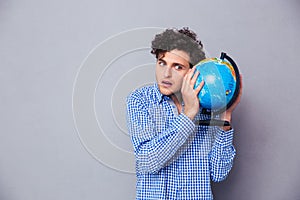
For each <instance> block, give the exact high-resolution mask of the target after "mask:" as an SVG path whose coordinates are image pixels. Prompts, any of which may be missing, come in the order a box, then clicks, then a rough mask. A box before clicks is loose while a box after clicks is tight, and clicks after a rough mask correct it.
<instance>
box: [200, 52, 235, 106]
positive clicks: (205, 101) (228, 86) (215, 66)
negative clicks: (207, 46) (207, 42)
mask: <svg viewBox="0 0 300 200" xmlns="http://www.w3.org/2000/svg"><path fill="white" fill-rule="evenodd" d="M196 70H198V71H200V75H199V76H198V78H197V81H196V83H195V88H196V87H197V86H199V84H200V83H201V81H202V80H204V86H203V88H202V89H201V91H200V92H199V95H198V97H199V101H200V106H201V108H204V109H208V110H211V111H217V110H220V109H223V108H226V106H227V104H228V102H229V101H230V100H231V99H232V98H233V95H234V91H235V88H236V76H235V72H234V69H233V67H232V66H231V64H230V63H228V62H226V61H224V60H221V59H219V58H209V59H205V60H203V61H201V62H199V63H198V64H197V65H196Z"/></svg>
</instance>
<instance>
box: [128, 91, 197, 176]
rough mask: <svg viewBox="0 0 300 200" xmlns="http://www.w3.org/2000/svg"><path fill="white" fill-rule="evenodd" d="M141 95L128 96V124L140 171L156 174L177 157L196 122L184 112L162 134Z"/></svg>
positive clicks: (138, 170)
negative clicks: (158, 131) (157, 129)
mask: <svg viewBox="0 0 300 200" xmlns="http://www.w3.org/2000/svg"><path fill="white" fill-rule="evenodd" d="M148 107H149V105H146V103H145V101H143V100H142V98H141V97H139V96H136V95H131V96H129V97H128V98H127V125H128V130H129V133H130V136H131V140H132V143H133V148H134V153H135V158H136V170H137V172H138V173H155V172H158V171H159V170H160V169H161V168H163V167H164V166H165V165H166V164H167V163H168V161H169V160H171V159H172V158H173V156H174V155H175V154H176V152H177V151H178V149H180V147H181V146H182V145H183V144H184V143H185V141H186V140H187V138H188V136H189V135H190V134H191V133H193V131H194V129H195V124H194V123H193V122H192V121H191V120H190V119H189V118H188V117H187V116H185V115H184V114H180V115H178V117H176V118H175V119H174V121H172V122H171V123H170V125H169V127H167V128H166V129H165V130H163V131H162V132H160V133H159V134H158V133H157V132H156V131H155V124H154V123H153V120H152V117H153V116H151V115H150V113H149V111H148V109H147V108H148Z"/></svg>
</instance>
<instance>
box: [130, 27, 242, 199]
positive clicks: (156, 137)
mask: <svg viewBox="0 0 300 200" xmlns="http://www.w3.org/2000/svg"><path fill="white" fill-rule="evenodd" d="M151 53H153V54H155V56H156V59H157V62H156V70H155V74H156V83H155V84H154V85H151V86H145V87H142V88H140V89H137V90H135V91H134V92H132V93H131V94H130V95H129V96H128V98H127V121H128V129H129V133H130V136H131V139H132V143H133V147H134V153H135V158H136V177H137V183H136V190H137V191H136V199H143V200H148V199H149V200H150V199H153V200H154V199H155V200H156V199H174V200H175V199H176V200H183V199H187V200H192V199H213V195H212V191H211V185H210V182H211V180H212V181H215V182H219V181H222V180H224V179H225V178H226V177H227V175H228V173H229V172H230V170H231V168H232V164H233V159H234V157H235V149H234V147H233V145H232V140H233V132H234V130H233V129H232V128H231V127H230V126H226V127H225V126H224V127H217V126H200V125H198V124H196V123H195V122H196V121H197V120H200V119H209V118H210V115H208V114H203V113H202V112H201V108H200V103H199V99H198V96H197V95H198V93H199V91H200V90H201V88H202V87H203V84H205V83H203V82H202V83H201V84H200V85H199V86H198V87H197V88H194V85H195V82H196V79H197V76H198V75H199V72H197V71H196V72H195V67H193V65H195V64H196V63H197V62H199V61H200V60H202V59H204V58H205V54H204V52H203V47H202V44H201V42H200V41H198V40H197V36H196V34H195V33H194V32H192V31H191V30H189V29H188V28H183V29H180V30H177V29H167V30H165V31H164V32H163V33H161V34H157V35H156V36H155V39H154V40H153V41H152V51H151ZM200 73H201V72H200ZM240 91H241V90H240ZM240 98H241V92H240V94H239V97H238V98H237V100H236V102H235V103H234V104H233V105H232V106H231V107H230V108H228V109H227V110H226V112H224V113H222V114H220V116H219V117H220V119H222V120H226V121H229V122H231V115H232V112H233V110H234V108H235V107H236V106H237V104H238V103H239V101H240Z"/></svg>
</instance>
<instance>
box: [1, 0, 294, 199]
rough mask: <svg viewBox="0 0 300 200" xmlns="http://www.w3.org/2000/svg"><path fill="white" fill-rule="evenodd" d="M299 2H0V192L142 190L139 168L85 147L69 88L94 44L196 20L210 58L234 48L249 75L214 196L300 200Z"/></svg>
mask: <svg viewBox="0 0 300 200" xmlns="http://www.w3.org/2000/svg"><path fill="white" fill-rule="evenodd" d="M299 8H300V2H299V1H297V0H273V1H266V0H251V1H221V0H218V1H199V0H198V1H178V2H176V1H138V0H134V1H105V2H101V1H71V0H52V1H43V0H40V1H38V0H27V1H20V0H19V1H17V0H1V1H0V102H1V104H0V124H1V126H0V137H1V139H0V199H1V200H21V199H22V200H35V199H43V200H47V199H49V200H50V199H51V200H53V199H57V200H65V199H72V200H82V199H87V200H92V199H134V195H135V177H134V175H133V174H130V173H123V172H119V171H117V170H112V169H111V168H109V167H107V166H105V165H103V164H101V163H100V162H99V161H98V160H96V159H95V158H94V157H93V156H91V154H90V153H88V152H87V150H86V149H85V148H84V147H83V145H82V143H81V141H80V139H79V137H78V133H77V131H76V128H75V125H74V121H73V114H72V91H73V84H74V81H75V77H76V74H77V72H78V69H79V67H80V65H81V63H82V62H83V60H84V59H85V58H86V57H87V55H88V54H89V52H90V51H91V50H92V49H93V48H94V47H95V46H96V45H98V44H99V43H100V42H102V41H103V40H105V39H107V38H108V37H110V36H112V35H114V34H117V33H119V32H121V31H126V30H129V29H132V28H136V27H149V26H150V27H152V26H153V27H183V26H189V27H190V28H191V29H193V30H194V31H196V32H197V33H198V35H199V37H200V38H201V40H202V41H203V43H204V45H205V48H206V50H207V51H208V52H209V54H210V55H211V56H219V53H220V51H222V50H224V51H227V52H228V53H229V54H230V55H232V56H233V57H234V59H235V60H236V61H237V63H238V64H239V66H240V69H241V71H242V73H243V75H244V96H243V98H242V102H241V104H240V105H239V107H238V108H237V110H236V112H235V115H234V127H235V129H236V134H235V146H236V149H237V157H236V160H235V165H234V168H233V170H232V172H231V173H230V176H229V177H228V179H227V180H226V181H224V182H222V183H218V184H214V187H213V189H214V194H215V198H216V199H217V200H238V199H243V200H253V199H255V200H266V199H267V200H286V199H291V200H298V199H300V192H299V186H300V174H299V166H300V158H299V155H298V152H299V149H300V148H299V145H298V141H299V140H300V136H299V131H298V129H299V128H298V125H299V112H300V106H299V98H300V96H299V83H298V79H297V78H298V76H299V75H300V69H299V67H300V59H299V57H298V56H299V53H300V52H299V45H300V40H299V35H300V26H299V25H300V24H299V22H300V12H299ZM128 60H130V59H128ZM128 64H130V63H129V62H128ZM141 64H143V63H141ZM133 81H134V80H133ZM99 92H100V93H101V91H98V92H97V93H99ZM121 104H122V103H121ZM97 106H99V105H97ZM98 109H99V107H98ZM127 145H129V144H127ZM125 146H126V145H125Z"/></svg>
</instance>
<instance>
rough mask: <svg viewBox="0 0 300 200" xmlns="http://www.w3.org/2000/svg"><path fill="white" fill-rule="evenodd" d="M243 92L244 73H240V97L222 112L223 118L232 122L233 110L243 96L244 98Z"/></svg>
mask: <svg viewBox="0 0 300 200" xmlns="http://www.w3.org/2000/svg"><path fill="white" fill-rule="evenodd" d="M242 93H243V77H242V75H240V91H239V94H238V97H237V99H236V100H235V102H234V103H233V104H232V105H231V106H230V107H229V108H227V110H226V111H225V112H224V113H222V114H221V116H220V117H221V119H222V120H226V121H229V122H231V115H232V112H233V110H234V109H235V108H236V106H237V105H238V104H239V103H240V101H241V98H242Z"/></svg>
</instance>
